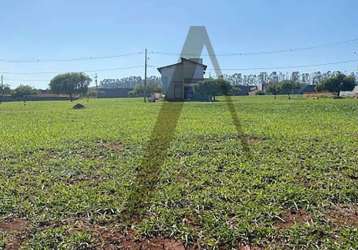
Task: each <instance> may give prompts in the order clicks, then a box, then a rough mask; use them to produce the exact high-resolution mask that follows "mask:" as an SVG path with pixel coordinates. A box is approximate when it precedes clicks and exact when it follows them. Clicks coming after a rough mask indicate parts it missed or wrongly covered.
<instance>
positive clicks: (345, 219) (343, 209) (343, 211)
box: [327, 205, 358, 227]
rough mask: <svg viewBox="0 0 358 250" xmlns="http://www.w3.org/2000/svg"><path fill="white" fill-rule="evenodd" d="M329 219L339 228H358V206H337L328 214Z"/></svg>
mask: <svg viewBox="0 0 358 250" xmlns="http://www.w3.org/2000/svg"><path fill="white" fill-rule="evenodd" d="M327 217H328V220H329V221H331V222H333V223H334V224H336V225H338V226H356V227H358V205H337V206H335V207H334V208H333V209H331V210H330V211H329V212H328V215H327Z"/></svg>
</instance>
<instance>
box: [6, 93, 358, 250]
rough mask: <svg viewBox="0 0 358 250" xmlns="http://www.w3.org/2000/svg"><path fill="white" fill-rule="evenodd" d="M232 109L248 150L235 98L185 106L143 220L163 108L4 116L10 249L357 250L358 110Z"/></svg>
mask: <svg viewBox="0 0 358 250" xmlns="http://www.w3.org/2000/svg"><path fill="white" fill-rule="evenodd" d="M233 100H234V103H235V107H236V109H237V111H238V115H239V117H240V120H241V125H242V128H243V130H244V133H245V134H246V136H247V138H248V142H249V151H248V152H246V151H244V150H243V147H242V144H241V142H240V140H238V139H237V136H236V132H235V127H234V126H233V123H232V120H231V116H230V113H229V111H228V109H227V106H226V103H225V101H224V99H221V101H219V102H216V103H213V104H210V103H204V102H191V103H185V104H184V108H183V112H182V114H181V117H180V119H179V123H178V127H177V129H176V134H175V138H174V140H173V142H172V143H171V147H170V149H169V151H168V152H167V157H166V159H165V161H164V164H163V165H162V166H158V169H160V171H159V173H158V175H157V177H158V179H157V183H156V185H155V188H154V189H153V190H151V192H150V193H149V194H148V197H149V198H148V199H147V200H146V204H143V207H142V209H141V210H140V213H139V214H136V215H135V216H130V217H128V216H127V215H128V213H127V210H128V209H127V206H126V205H127V204H128V202H130V201H129V199H130V197H133V196H131V195H130V194H131V190H133V186H135V185H137V182H138V179H136V178H135V176H136V171H138V169H139V168H140V166H141V160H142V158H143V155H144V150H145V146H146V142H147V141H148V140H149V138H150V135H151V131H152V129H153V126H154V123H155V121H156V118H157V115H158V113H159V110H160V107H161V105H163V104H162V103H147V104H144V103H143V102H142V100H141V99H110V100H90V101H89V102H87V100H83V101H82V103H83V104H85V105H86V106H87V108H86V109H84V110H73V109H71V107H72V106H73V103H72V104H71V103H70V102H28V103H27V104H26V105H25V106H24V105H23V103H3V104H1V105H0V150H1V151H0V249H1V248H4V247H6V246H8V247H11V246H12V247H15V248H16V247H19V246H22V247H23V248H25V249H27V248H34V249H53V248H55V247H57V248H59V249H71V248H72V249H88V248H106V247H107V248H108V247H110V246H112V247H119V246H123V247H127V248H139V247H143V248H149V247H150V246H152V245H150V244H153V245H154V244H157V243H158V244H159V245H160V244H162V245H163V246H165V247H170V246H173V245H176V246H177V249H181V248H180V247H181V246H185V247H188V248H189V247H192V248H198V246H199V245H200V246H203V247H206V248H214V247H217V248H222V249H231V248H240V247H242V248H243V249H244V247H245V246H246V248H245V249H248V248H247V247H248V246H251V247H256V248H259V249H260V248H264V249H265V248H278V249H282V248H283V249H287V248H296V249H317V248H320V249H349V248H351V249H357V248H358V230H357V227H358V205H357V204H358V181H357V180H358V100H354V99H343V100H333V99H328V98H327V99H326V98H322V99H319V100H306V99H304V98H302V97H294V99H292V100H288V99H287V97H283V96H282V97H279V98H278V99H277V100H274V98H273V97H270V96H264V97H235V98H234V99H233ZM169 105H179V104H178V103H171V104H169ZM145 239H150V241H149V243H148V241H146V240H145ZM145 244H147V245H145ZM158 244H157V245H158ZM173 248H174V247H173Z"/></svg>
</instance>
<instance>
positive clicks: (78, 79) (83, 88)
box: [50, 72, 92, 102]
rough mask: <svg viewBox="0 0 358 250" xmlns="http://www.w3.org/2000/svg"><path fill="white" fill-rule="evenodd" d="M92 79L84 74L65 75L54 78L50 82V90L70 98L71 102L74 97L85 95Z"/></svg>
mask: <svg viewBox="0 0 358 250" xmlns="http://www.w3.org/2000/svg"><path fill="white" fill-rule="evenodd" d="M91 81H92V79H91V78H90V77H89V76H87V75H86V74H84V73H77V72H72V73H65V74H60V75H57V76H55V78H53V79H52V80H51V82H50V90H51V91H52V92H53V93H55V94H64V95H68V96H69V97H70V100H71V102H72V101H73V97H74V96H75V95H85V94H86V93H87V91H88V86H89V84H90V83H91Z"/></svg>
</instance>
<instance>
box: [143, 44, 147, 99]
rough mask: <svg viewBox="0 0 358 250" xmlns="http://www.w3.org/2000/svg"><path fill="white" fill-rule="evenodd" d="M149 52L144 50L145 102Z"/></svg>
mask: <svg viewBox="0 0 358 250" xmlns="http://www.w3.org/2000/svg"><path fill="white" fill-rule="evenodd" d="M147 54H148V52H147V49H145V51H144V56H145V58H144V102H147V67H148V55H147Z"/></svg>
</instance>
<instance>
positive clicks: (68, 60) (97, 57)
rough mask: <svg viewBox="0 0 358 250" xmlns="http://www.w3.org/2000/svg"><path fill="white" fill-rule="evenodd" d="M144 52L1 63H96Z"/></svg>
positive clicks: (10, 60)
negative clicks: (96, 61) (95, 61)
mask: <svg viewBox="0 0 358 250" xmlns="http://www.w3.org/2000/svg"><path fill="white" fill-rule="evenodd" d="M141 54H143V52H134V53H126V54H121V55H112V56H88V57H75V58H67V59H40V58H39V59H0V62H3V63H49V62H56V63H59V62H77V61H94V60H106V59H116V58H121V57H128V56H134V55H141Z"/></svg>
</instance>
